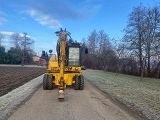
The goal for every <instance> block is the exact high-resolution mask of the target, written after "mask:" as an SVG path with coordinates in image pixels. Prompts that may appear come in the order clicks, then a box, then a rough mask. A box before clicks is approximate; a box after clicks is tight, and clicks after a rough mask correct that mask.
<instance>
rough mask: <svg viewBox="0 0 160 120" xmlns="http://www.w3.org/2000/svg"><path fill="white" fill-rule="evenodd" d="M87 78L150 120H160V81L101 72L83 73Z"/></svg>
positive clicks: (89, 71)
mask: <svg viewBox="0 0 160 120" xmlns="http://www.w3.org/2000/svg"><path fill="white" fill-rule="evenodd" d="M83 75H84V77H85V78H87V79H88V80H90V81H91V82H92V83H93V84H95V85H96V86H98V87H99V88H100V89H101V90H102V91H104V92H107V93H109V94H110V95H112V96H113V97H116V98H117V99H119V100H120V101H121V102H123V103H124V104H126V105H127V106H128V107H130V108H131V109H134V110H138V111H140V112H141V113H142V114H143V115H145V116H146V117H147V118H148V119H151V120H160V79H153V78H143V79H142V80H140V77H136V76H130V75H124V74H118V75H117V74H116V73H112V72H104V71H100V70H90V69H88V70H85V71H83Z"/></svg>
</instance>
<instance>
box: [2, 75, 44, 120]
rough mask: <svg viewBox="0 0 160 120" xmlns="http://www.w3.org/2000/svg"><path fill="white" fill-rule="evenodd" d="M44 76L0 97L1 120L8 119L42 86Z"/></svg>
mask: <svg viewBox="0 0 160 120" xmlns="http://www.w3.org/2000/svg"><path fill="white" fill-rule="evenodd" d="M42 78H43V75H41V76H39V77H37V78H35V79H33V80H31V81H30V82H28V83H26V84H24V85H23V86H20V87H19V88H16V89H14V90H13V91H11V92H9V93H8V94H6V95H4V96H2V97H0V120H4V119H7V116H9V115H11V114H12V113H13V112H14V110H16V108H17V107H18V106H19V105H20V104H22V103H23V102H24V101H25V100H26V99H27V98H29V97H30V96H31V94H33V93H34V91H35V90H36V89H37V88H38V87H39V86H40V85H41V84H42V80H43V79H42Z"/></svg>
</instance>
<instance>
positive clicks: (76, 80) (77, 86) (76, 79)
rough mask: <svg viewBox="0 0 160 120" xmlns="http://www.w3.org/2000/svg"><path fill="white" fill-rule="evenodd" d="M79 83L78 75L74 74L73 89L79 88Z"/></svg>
mask: <svg viewBox="0 0 160 120" xmlns="http://www.w3.org/2000/svg"><path fill="white" fill-rule="evenodd" d="M79 84H80V79H79V77H78V75H76V76H75V84H74V89H75V90H79Z"/></svg>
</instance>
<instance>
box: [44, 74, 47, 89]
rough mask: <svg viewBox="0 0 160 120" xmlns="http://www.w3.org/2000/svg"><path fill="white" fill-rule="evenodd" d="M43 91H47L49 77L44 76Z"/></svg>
mask: <svg viewBox="0 0 160 120" xmlns="http://www.w3.org/2000/svg"><path fill="white" fill-rule="evenodd" d="M43 90H47V75H46V74H45V75H44V76H43Z"/></svg>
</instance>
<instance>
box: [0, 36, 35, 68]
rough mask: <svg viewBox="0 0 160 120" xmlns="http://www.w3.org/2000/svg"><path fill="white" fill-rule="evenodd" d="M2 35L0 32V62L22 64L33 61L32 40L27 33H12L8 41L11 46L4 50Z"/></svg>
mask: <svg viewBox="0 0 160 120" xmlns="http://www.w3.org/2000/svg"><path fill="white" fill-rule="evenodd" d="M4 37H5V36H4V35H3V34H1V33H0V64H21V65H22V66H23V65H24V64H30V63H32V62H33V61H32V57H33V54H34V51H33V50H32V45H33V43H34V41H33V40H32V39H31V38H30V37H29V35H28V34H27V33H23V35H20V34H19V33H13V34H12V35H11V36H10V43H11V44H12V46H13V47H11V48H10V49H9V50H6V49H5V46H3V45H2V43H3V39H4Z"/></svg>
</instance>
